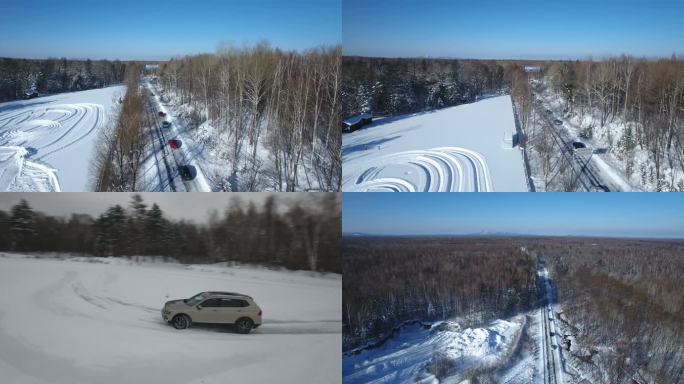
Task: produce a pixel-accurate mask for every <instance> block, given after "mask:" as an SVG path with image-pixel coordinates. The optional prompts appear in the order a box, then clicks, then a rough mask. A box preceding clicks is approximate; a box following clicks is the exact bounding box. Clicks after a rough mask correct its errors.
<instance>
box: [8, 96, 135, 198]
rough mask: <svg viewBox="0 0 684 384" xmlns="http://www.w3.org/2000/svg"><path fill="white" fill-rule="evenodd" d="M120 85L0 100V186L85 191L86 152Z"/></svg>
mask: <svg viewBox="0 0 684 384" xmlns="http://www.w3.org/2000/svg"><path fill="white" fill-rule="evenodd" d="M123 92H124V87H123V86H113V87H107V88H101V89H92V90H88V91H79V92H69V93H60V94H55V95H50V96H44V97H39V98H35V99H30V100H18V101H11V102H7V103H0V191H46V192H49V191H55V192H58V191H74V192H76V191H87V190H88V188H87V187H88V171H89V166H90V161H91V152H92V150H93V146H94V145H95V141H96V138H97V136H98V132H99V130H100V129H101V128H102V127H103V126H104V124H105V120H106V115H107V113H108V112H109V111H110V109H111V106H112V104H113V103H114V101H115V100H116V99H118V97H119V95H121V94H122V93H123Z"/></svg>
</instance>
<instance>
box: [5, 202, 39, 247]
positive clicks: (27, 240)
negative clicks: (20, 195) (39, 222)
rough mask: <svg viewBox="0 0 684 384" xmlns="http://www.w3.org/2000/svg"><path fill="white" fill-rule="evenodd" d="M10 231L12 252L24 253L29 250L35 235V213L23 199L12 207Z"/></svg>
mask: <svg viewBox="0 0 684 384" xmlns="http://www.w3.org/2000/svg"><path fill="white" fill-rule="evenodd" d="M10 231H11V232H12V241H13V246H12V249H13V250H17V251H26V250H29V249H30V247H31V245H32V244H31V243H32V242H33V240H34V239H35V235H36V233H35V213H34V212H33V209H32V208H31V207H30V206H29V203H28V202H27V201H26V200H24V199H21V201H20V202H19V204H17V205H15V206H13V207H12V216H11V217H10Z"/></svg>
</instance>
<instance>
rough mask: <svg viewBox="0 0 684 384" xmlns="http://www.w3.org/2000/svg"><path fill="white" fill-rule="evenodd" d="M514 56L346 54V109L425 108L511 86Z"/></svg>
mask: <svg viewBox="0 0 684 384" xmlns="http://www.w3.org/2000/svg"><path fill="white" fill-rule="evenodd" d="M516 67H517V64H516V63H514V62H497V61H486V60H451V59H399V58H374V57H349V56H345V57H343V58H342V78H343V81H342V90H341V92H342V115H343V116H344V117H349V116H353V115H355V114H358V113H360V112H366V111H372V112H373V114H375V115H379V116H386V115H397V114H402V113H412V112H420V111H425V110H431V109H437V108H444V107H449V106H454V105H459V104H463V103H469V102H473V101H475V100H477V98H478V97H479V96H482V95H484V94H491V93H496V92H500V91H502V90H507V89H508V88H509V87H510V83H511V79H510V76H511V75H510V74H511V73H512V71H513V69H515V68H516Z"/></svg>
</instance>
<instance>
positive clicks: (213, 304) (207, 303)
mask: <svg viewBox="0 0 684 384" xmlns="http://www.w3.org/2000/svg"><path fill="white" fill-rule="evenodd" d="M200 305H201V306H203V307H220V306H221V303H220V301H219V299H209V300H204V301H203V302H202V304H200Z"/></svg>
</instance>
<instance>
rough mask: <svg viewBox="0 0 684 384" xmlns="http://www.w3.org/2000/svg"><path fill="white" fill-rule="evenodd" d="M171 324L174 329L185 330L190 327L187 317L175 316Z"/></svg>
mask: <svg viewBox="0 0 684 384" xmlns="http://www.w3.org/2000/svg"><path fill="white" fill-rule="evenodd" d="M171 323H172V324H173V327H174V328H176V329H185V328H188V327H189V326H190V318H189V317H188V316H187V315H176V316H175V317H174V318H173V320H172V321H171Z"/></svg>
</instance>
